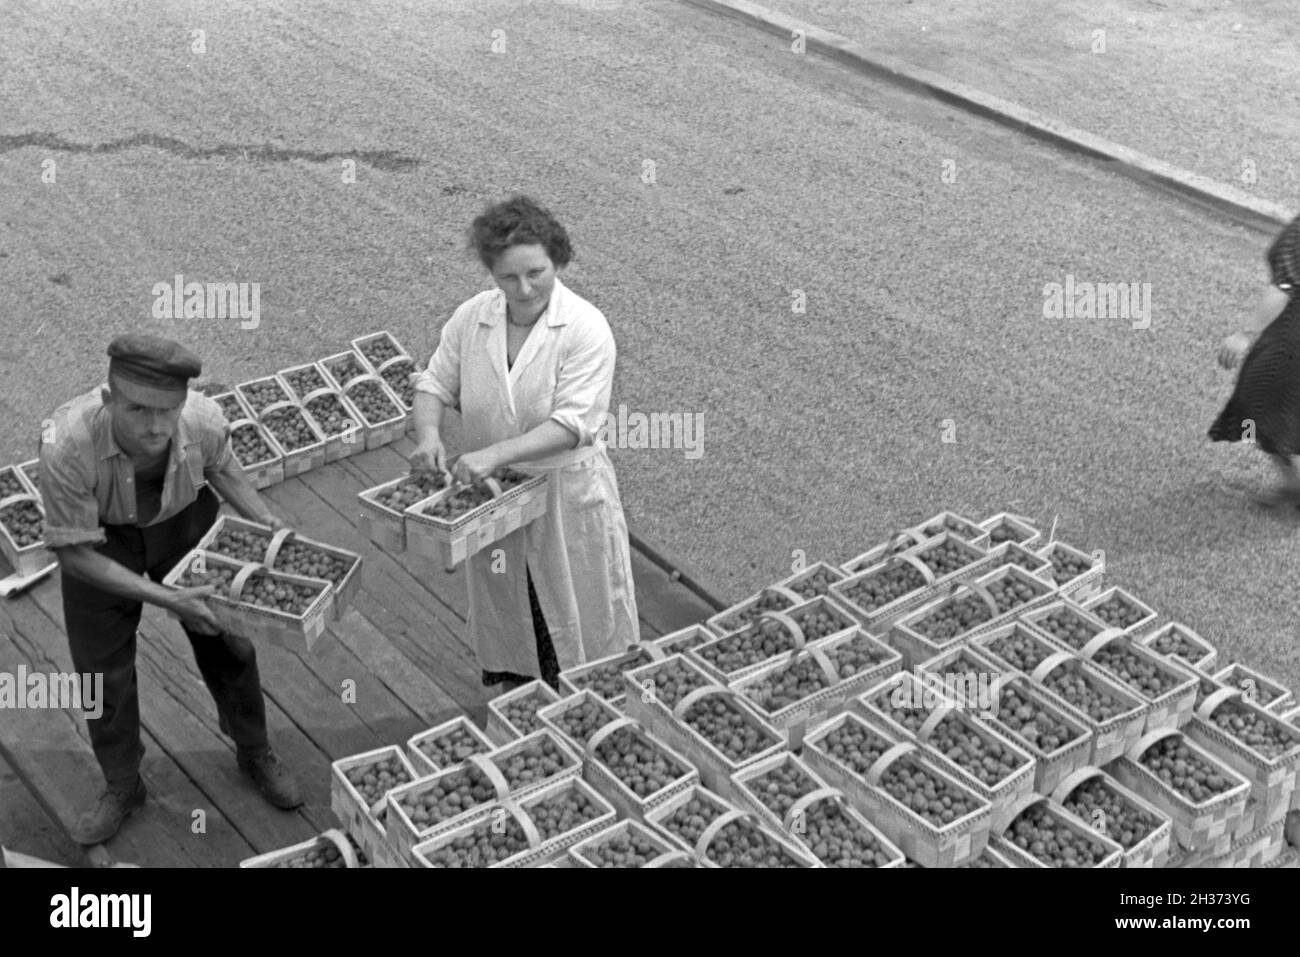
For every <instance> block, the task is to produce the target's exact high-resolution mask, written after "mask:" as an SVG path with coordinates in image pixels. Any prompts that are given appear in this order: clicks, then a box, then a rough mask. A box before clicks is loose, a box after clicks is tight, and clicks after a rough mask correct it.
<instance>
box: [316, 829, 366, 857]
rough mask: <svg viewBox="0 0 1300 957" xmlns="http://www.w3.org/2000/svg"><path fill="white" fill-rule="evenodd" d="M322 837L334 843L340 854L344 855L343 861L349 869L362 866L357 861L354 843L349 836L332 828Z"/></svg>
mask: <svg viewBox="0 0 1300 957" xmlns="http://www.w3.org/2000/svg"><path fill="white" fill-rule="evenodd" d="M321 837H325V838H329V840H330V841H332V842H333V843H334V846H335V847H337V848H338V849H339V853H340V854H342V855H343V861H344V862H345V863H346V864H347V866H348V867H360V866H361V862H360V861H358V860H357V854H356V851H354V850H352V842H351V841H349V840H348V836H347V835H346V834H344V833H343V832H342V831H340V830H339V829H338V828H337V827H332V828H330V829H329V830H328V831H325V832H324V833H322V834H321Z"/></svg>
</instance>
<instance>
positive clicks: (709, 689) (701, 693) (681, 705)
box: [673, 685, 735, 719]
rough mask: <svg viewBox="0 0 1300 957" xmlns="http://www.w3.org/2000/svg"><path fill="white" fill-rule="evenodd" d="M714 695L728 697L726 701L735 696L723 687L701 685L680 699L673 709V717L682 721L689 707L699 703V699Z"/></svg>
mask: <svg viewBox="0 0 1300 957" xmlns="http://www.w3.org/2000/svg"><path fill="white" fill-rule="evenodd" d="M716 694H725V695H728V700H730V699H731V698H732V697H734V696H735V692H734V691H732V690H731V689H730V688H726V687H723V686H722V685H701V686H700V687H698V688H696V689H695V690H694V691H692V692H691V693H690V694H688V695H686V697H684V698H682V700H681V701H679V702H677V707H675V708H673V717H674V718H678V719H684V718H685V716H686V712H687V711H689V710H690V707H691V705H693V704H695V702H697V701H699V700H700V699H701V698H705V697H708V696H709V695H716Z"/></svg>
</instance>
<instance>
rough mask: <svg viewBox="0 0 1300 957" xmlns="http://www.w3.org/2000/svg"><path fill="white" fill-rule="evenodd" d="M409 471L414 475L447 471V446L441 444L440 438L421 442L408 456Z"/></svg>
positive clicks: (444, 472)
mask: <svg viewBox="0 0 1300 957" xmlns="http://www.w3.org/2000/svg"><path fill="white" fill-rule="evenodd" d="M410 463H411V471H412V472H413V473H415V474H416V475H420V474H424V473H429V472H440V473H442V474H446V472H447V448H446V446H444V445H443V444H442V439H441V438H433V439H429V440H428V441H426V442H421V443H420V444H419V445H417V446H416V447H415V451H414V452H412V453H411V458H410Z"/></svg>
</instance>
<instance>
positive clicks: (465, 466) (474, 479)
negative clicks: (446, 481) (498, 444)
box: [451, 449, 500, 485]
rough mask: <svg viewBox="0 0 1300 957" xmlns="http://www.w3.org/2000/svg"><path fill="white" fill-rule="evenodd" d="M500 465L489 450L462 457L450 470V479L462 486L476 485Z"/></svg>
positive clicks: (481, 450) (480, 450)
mask: <svg viewBox="0 0 1300 957" xmlns="http://www.w3.org/2000/svg"><path fill="white" fill-rule="evenodd" d="M499 465H500V463H499V462H497V460H496V456H495V455H494V454H493V453H492V451H491V450H490V449H479V450H478V451H477V452H468V453H466V454H465V455H462V456H461V457H460V458H459V459H458V460H457V461H456V465H455V466H454V467H453V468H452V470H451V475H452V478H454V479H455V480H456V481H457V482H460V483H461V484H462V485H477V484H478V483H480V482H482V481H483V480H484V479H485V478H487V477H488V476H489V475H491V474H492V472H493V470H495V469H496V468H497V467H498V466H499Z"/></svg>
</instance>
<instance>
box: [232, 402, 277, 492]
mask: <svg viewBox="0 0 1300 957" xmlns="http://www.w3.org/2000/svg"><path fill="white" fill-rule="evenodd" d="M240 429H253V430H254V431H255V432H256V433H257V434H258V435H259V436H260V437H261V439H262V443H263V444H264V445H265V446H266V451H267V457H266V458H264V459H263V460H262V461H260V462H248V463H245V462H242V461H241V462H240V463H239V464H240V467H241V468H243V470H244V476H245V477H246V478H247V479H248V481H249V482H250V483H251V484H252V486H253V488H256V489H264V488H269V487H270V486H272V485H278V484H279V483H281V482H283V481H284V452H283V451H281V450H280V444H279V443H278V442H276V441H275V439H274V438H272V436H271V433H270V432H268V431H267V430H266V426H264V425H263V424H262V423H261V422H258V421H256V420H254V419H236V420H235V421H234V422H231V423H230V434H231V435H232V436H233V435H234V434H235V432H236V431H238V430H240Z"/></svg>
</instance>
